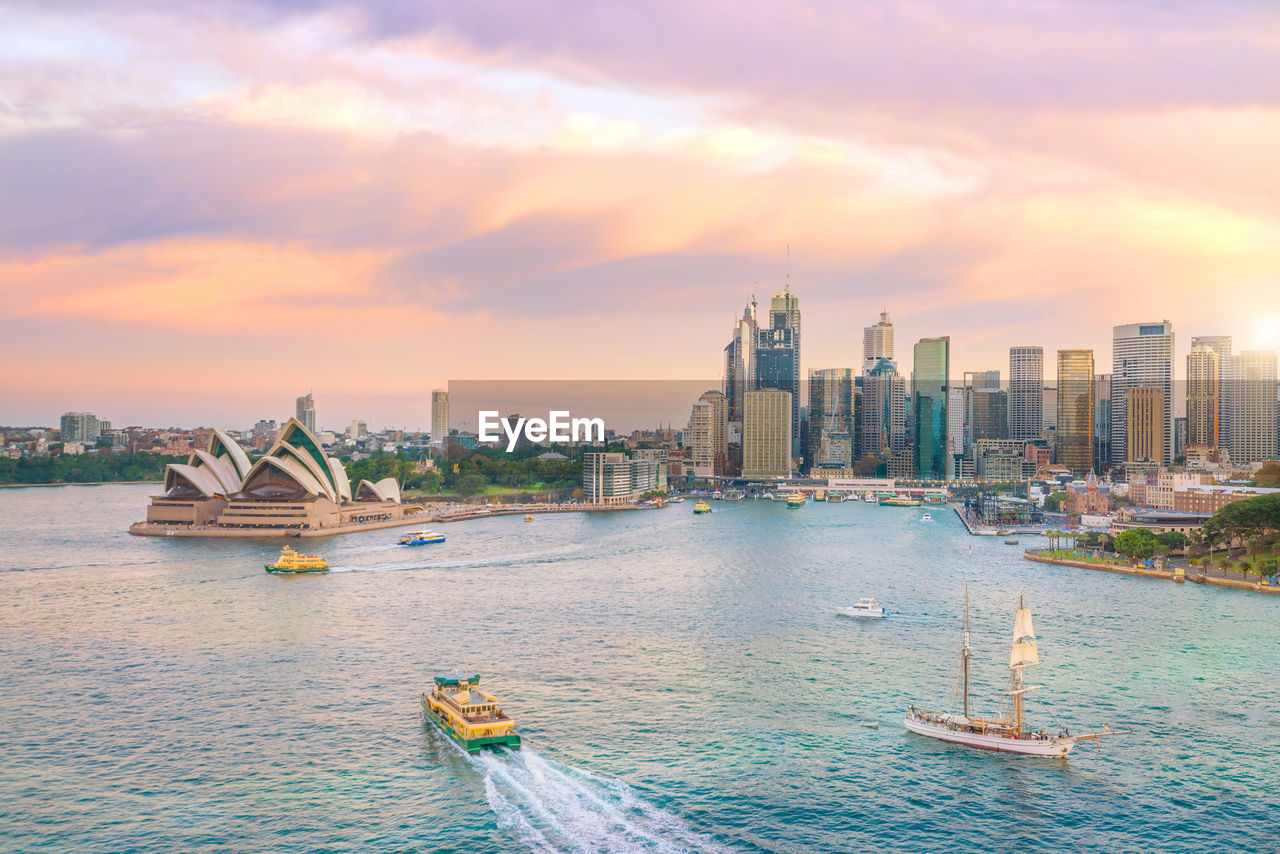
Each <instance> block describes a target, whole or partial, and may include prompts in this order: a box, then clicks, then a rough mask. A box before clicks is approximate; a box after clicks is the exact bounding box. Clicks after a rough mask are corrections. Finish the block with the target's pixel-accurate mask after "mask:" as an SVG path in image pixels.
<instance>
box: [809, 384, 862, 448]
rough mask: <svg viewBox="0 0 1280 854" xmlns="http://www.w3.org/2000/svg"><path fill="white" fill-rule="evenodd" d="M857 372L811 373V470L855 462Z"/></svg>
mask: <svg viewBox="0 0 1280 854" xmlns="http://www.w3.org/2000/svg"><path fill="white" fill-rule="evenodd" d="M853 389H854V383H853V371H852V370H851V369H849V368H824V369H822V370H817V371H810V372H809V447H808V448H806V449H805V458H806V460H807V461H808V464H809V467H810V469H813V468H814V467H821V466H841V467H843V466H847V465H851V464H852V463H853V453H854V448H853V435H854V432H855V431H854V426H853V416H854V412H853V399H854V394H853Z"/></svg>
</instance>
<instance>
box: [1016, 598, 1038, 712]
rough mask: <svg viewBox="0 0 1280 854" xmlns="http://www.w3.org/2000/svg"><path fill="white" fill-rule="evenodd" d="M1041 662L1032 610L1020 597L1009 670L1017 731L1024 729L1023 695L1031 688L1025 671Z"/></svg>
mask: <svg viewBox="0 0 1280 854" xmlns="http://www.w3.org/2000/svg"><path fill="white" fill-rule="evenodd" d="M1039 663H1040V656H1039V653H1038V652H1037V650H1036V633H1035V629H1034V628H1032V625H1031V611H1030V610H1029V609H1028V608H1027V607H1026V605H1025V604H1024V603H1023V601H1022V597H1021V596H1019V597H1018V612H1017V614H1015V615H1014V621H1013V645H1012V646H1011V647H1010V649H1009V670H1010V671H1012V673H1013V690H1012V691H1011V692H1010V693H1011V694H1013V712H1014V716H1015V721H1016V724H1017V731H1018V732H1021V731H1022V695H1023V694H1025V693H1026V692H1027V691H1030V690H1031V689H1030V688H1028V687H1027V685H1026V676H1025V673H1024V671H1025V670H1026V669H1027V668H1028V667H1034V666H1035V665H1037V664H1039Z"/></svg>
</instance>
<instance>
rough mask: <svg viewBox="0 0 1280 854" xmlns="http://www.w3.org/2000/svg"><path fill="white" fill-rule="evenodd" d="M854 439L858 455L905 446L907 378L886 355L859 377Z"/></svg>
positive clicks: (889, 452)
mask: <svg viewBox="0 0 1280 854" xmlns="http://www.w3.org/2000/svg"><path fill="white" fill-rule="evenodd" d="M857 442H858V446H857V456H858V458H859V459H861V458H863V457H868V456H874V457H888V456H891V455H893V454H898V453H902V452H904V451H906V450H907V381H906V379H905V378H904V377H903V376H901V375H900V374H899V373H898V369H897V368H896V367H894V364H893V362H892V361H890V360H889V359H887V358H882V359H881V360H880V361H879V362H877V363H876V365H875V367H873V368H872V369H871V370H869V371H867V373H866V375H865V376H864V377H863V378H862V405H861V407H860V409H859V412H858V430H857Z"/></svg>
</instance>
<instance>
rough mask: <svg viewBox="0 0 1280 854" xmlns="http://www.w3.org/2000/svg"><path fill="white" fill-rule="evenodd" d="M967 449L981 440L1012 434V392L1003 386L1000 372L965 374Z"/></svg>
mask: <svg viewBox="0 0 1280 854" xmlns="http://www.w3.org/2000/svg"><path fill="white" fill-rule="evenodd" d="M964 407H965V416H964V422H965V424H964V430H965V433H964V452H965V453H968V452H969V449H970V448H972V447H973V444H974V443H975V442H977V441H979V440H981V439H1007V438H1008V437H1009V394H1008V392H1006V391H1005V390H1004V389H1002V388H1000V372H999V371H970V372H968V373H966V374H965V375H964Z"/></svg>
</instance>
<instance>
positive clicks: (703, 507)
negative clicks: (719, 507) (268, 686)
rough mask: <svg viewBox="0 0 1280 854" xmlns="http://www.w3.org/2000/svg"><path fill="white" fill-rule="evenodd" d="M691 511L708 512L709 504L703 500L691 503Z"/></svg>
mask: <svg viewBox="0 0 1280 854" xmlns="http://www.w3.org/2000/svg"><path fill="white" fill-rule="evenodd" d="M693 512H694V513H710V512H711V505H710V504H708V503H707V502H705V501H699V502H698V503H697V504H695V505H693Z"/></svg>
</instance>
